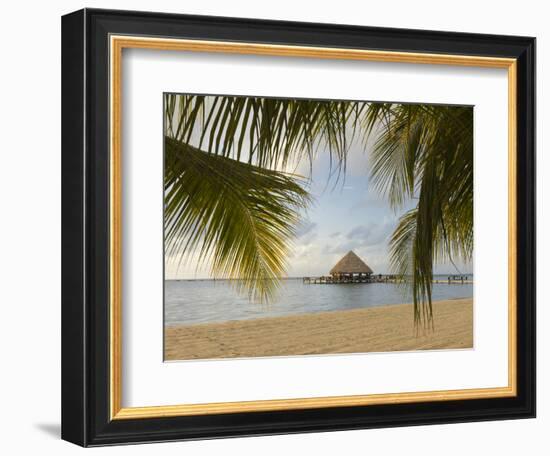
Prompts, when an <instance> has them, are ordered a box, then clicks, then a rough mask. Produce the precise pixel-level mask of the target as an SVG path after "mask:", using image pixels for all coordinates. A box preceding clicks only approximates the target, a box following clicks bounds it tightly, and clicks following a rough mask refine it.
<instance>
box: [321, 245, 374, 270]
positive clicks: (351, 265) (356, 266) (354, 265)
mask: <svg viewBox="0 0 550 456" xmlns="http://www.w3.org/2000/svg"><path fill="white" fill-rule="evenodd" d="M330 274H331V275H333V276H341V275H355V274H357V275H370V274H372V269H371V268H370V267H369V266H368V265H367V264H366V263H365V262H364V261H363V260H362V259H361V258H359V257H358V256H357V255H356V254H355V253H354V252H353V251H351V250H350V251H349V252H348V253H346V254H345V255H344V257H343V258H342V259H341V260H340V261H339V262H338V263H336V264H335V265H334V267H333V268H332V269H331V270H330Z"/></svg>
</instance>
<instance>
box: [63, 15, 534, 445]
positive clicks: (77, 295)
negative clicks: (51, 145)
mask: <svg viewBox="0 0 550 456" xmlns="http://www.w3.org/2000/svg"><path fill="white" fill-rule="evenodd" d="M62 127H63V131H62V148H63V151H62V179H63V182H62V184H63V195H62V214H63V215H62V217H63V218H62V227H63V235H62V249H63V251H62V260H63V261H62V279H63V283H62V383H63V384H62V437H63V438H64V439H65V440H68V441H70V442H73V443H76V444H78V445H82V446H98V445H111V444H122V443H139V442H152V441H169V440H185V439H197V438H216V437H230V436H252V435H265V434H279V433H296V432H315V431H329V430H344V429H360V428H375V427H390V426H404V425H419V424H435V423H453V422H464V421H481V420H497V419H513V418H529V417H534V416H535V234H536V233H535V159H534V157H535V142H534V135H535V39H534V38H528V37H516V36H494V35H477V34H465V33H451V32H433V31H421V30H405V29H384V28H370V27H357V26H342V25H329V24H311V23H295V22H277V21H261V20H252V19H235V18H221V17H203V16H186V15H173V14H160V13H143V12H128V11H109V10H90V9H85V10H81V11H77V12H74V13H71V14H68V15H66V16H64V17H63V19H62Z"/></svg>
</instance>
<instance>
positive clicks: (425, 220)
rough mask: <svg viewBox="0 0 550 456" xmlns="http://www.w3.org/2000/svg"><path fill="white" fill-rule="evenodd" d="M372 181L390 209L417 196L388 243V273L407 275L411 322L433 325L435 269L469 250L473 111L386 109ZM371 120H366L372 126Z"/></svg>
mask: <svg viewBox="0 0 550 456" xmlns="http://www.w3.org/2000/svg"><path fill="white" fill-rule="evenodd" d="M372 110H373V111H374V114H373V115H376V118H377V119H378V120H379V122H380V123H381V124H382V126H383V127H382V128H380V127H379V130H378V132H377V141H376V144H375V148H374V151H373V166H372V178H373V180H374V182H375V184H376V185H377V187H378V188H379V190H381V191H382V192H385V193H386V194H387V195H388V197H389V200H390V202H391V203H392V205H394V207H400V206H402V205H403V204H404V202H405V201H406V200H407V199H411V198H416V199H417V200H418V203H417V206H416V208H415V209H414V210H412V211H410V212H408V213H406V214H405V215H403V216H402V217H401V219H400V222H399V225H398V227H397V228H396V230H395V231H394V233H393V236H392V239H391V242H390V251H391V263H392V268H393V269H394V271H395V272H397V273H398V274H401V275H403V276H405V275H406V276H407V277H412V279H411V286H412V292H413V300H414V316H415V324H417V325H418V324H420V323H423V324H425V325H433V311H432V280H433V269H434V263H436V262H438V261H451V262H453V260H454V259H456V258H460V259H463V260H470V259H471V257H472V252H473V110H472V109H471V108H469V107H447V106H431V105H387V104H386V105H384V106H383V107H376V108H372ZM371 122H372V121H371Z"/></svg>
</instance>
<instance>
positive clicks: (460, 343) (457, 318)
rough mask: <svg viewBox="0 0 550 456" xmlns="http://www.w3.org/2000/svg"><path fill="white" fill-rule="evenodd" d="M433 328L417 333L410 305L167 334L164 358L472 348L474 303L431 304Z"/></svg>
mask: <svg viewBox="0 0 550 456" xmlns="http://www.w3.org/2000/svg"><path fill="white" fill-rule="evenodd" d="M433 309H434V320H435V330H434V331H433V332H425V333H424V334H423V333H422V332H421V333H420V334H419V335H416V333H415V330H414V325H413V308H412V304H400V305H392V306H385V307H375V308H370V309H354V310H342V311H333V312H319V313H311V314H305V315H293V316H286V317H271V318H258V319H255V320H242V321H229V322H224V323H208V324H199V325H186V326H184V325H181V326H169V327H167V328H166V330H165V359H166V360H167V361H170V360H183V359H211V358H236V357H257V356H289V355H312V354H330V353H366V352H385V351H404V350H427V349H451V348H471V347H473V305H472V299H455V300H448V301H438V302H435V303H434V304H433Z"/></svg>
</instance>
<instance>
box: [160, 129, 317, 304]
mask: <svg viewBox="0 0 550 456" xmlns="http://www.w3.org/2000/svg"><path fill="white" fill-rule="evenodd" d="M302 185H303V180H302V179H301V178H299V177H298V176H291V175H288V174H285V173H281V172H277V171H272V170H266V169H262V168H259V167H257V166H253V165H250V164H247V163H242V162H239V161H237V160H233V159H230V158H226V157H223V156H218V155H214V154H209V153H207V152H204V151H201V150H199V149H197V148H195V147H192V146H190V145H189V144H186V143H184V142H180V141H177V140H175V139H172V138H168V137H166V138H165V180H164V188H165V221H164V223H165V241H166V253H167V255H175V256H177V257H179V258H184V257H185V256H186V255H188V254H192V253H194V252H197V253H198V261H199V262H202V263H205V262H207V263H209V264H210V265H211V273H212V275H213V277H216V278H228V279H234V284H235V285H236V286H237V288H238V289H239V290H246V291H247V292H248V293H249V296H250V297H251V299H254V300H257V301H261V302H264V301H269V299H271V298H272V297H273V294H274V293H275V291H276V289H277V286H278V284H279V279H280V278H281V277H282V276H284V275H285V271H286V258H287V254H288V251H289V249H290V247H291V245H292V241H293V239H294V237H295V230H296V227H297V225H298V223H299V221H300V209H302V208H304V207H306V205H307V204H308V202H309V200H310V197H309V195H308V193H307V191H306V190H305V189H304V187H303V186H302Z"/></svg>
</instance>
